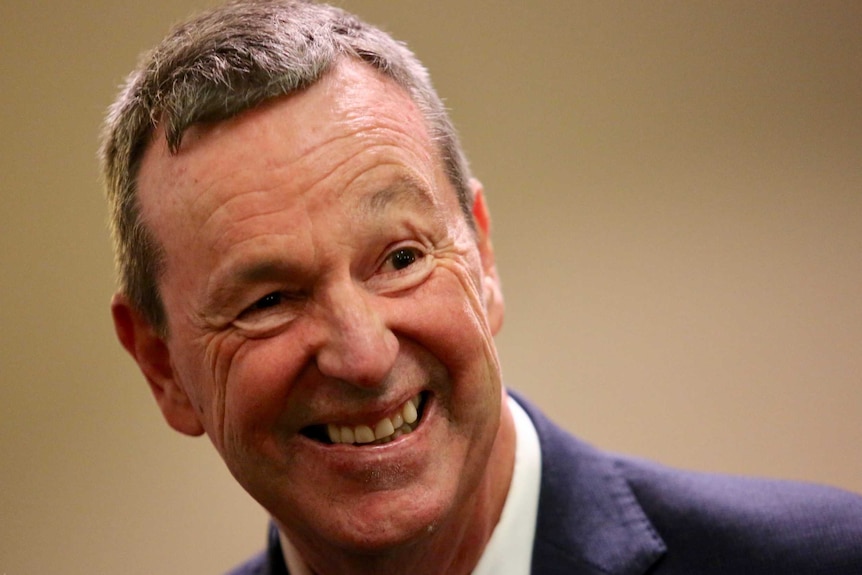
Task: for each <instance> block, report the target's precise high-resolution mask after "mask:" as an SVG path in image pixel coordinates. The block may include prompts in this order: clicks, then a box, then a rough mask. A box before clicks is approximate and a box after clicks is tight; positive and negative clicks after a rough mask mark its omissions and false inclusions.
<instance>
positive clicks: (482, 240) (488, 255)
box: [470, 179, 505, 335]
mask: <svg viewBox="0 0 862 575" xmlns="http://www.w3.org/2000/svg"><path fill="white" fill-rule="evenodd" d="M470 188H471V190H472V192H473V210H472V211H473V221H474V222H475V223H476V236H477V237H476V243H477V246H478V248H479V256H480V257H481V258H482V273H483V276H482V295H483V297H484V299H485V310H486V312H487V314H488V323H489V325H490V327H491V333H493V334H494V335H497V332H499V331H500V328H501V327H503V315H504V313H503V312H504V311H505V305H504V303H503V289H502V287H501V285H500V277H499V276H498V275H497V266H496V264H495V262H494V246H493V245H492V244H491V213H490V212H489V211H488V205H487V204H486V203H485V190H484V189H483V187H482V183H481V182H479V180H476V179H471V180H470Z"/></svg>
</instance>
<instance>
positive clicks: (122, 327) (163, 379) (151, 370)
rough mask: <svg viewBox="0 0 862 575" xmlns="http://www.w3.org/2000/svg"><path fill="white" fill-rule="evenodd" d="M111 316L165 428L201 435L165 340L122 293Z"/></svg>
mask: <svg viewBox="0 0 862 575" xmlns="http://www.w3.org/2000/svg"><path fill="white" fill-rule="evenodd" d="M111 315H112V316H113V318H114V330H115V331H116V333H117V338H118V339H119V340H120V343H121V344H122V345H123V347H124V348H126V351H128V352H129V354H130V355H131V356H132V357H133V358H134V359H135V361H136V362H137V363H138V367H140V368H141V371H142V372H143V374H144V377H145V378H146V379H147V383H149V384H150V390H152V392H153V395H154V396H155V398H156V403H158V404H159V408H161V410H162V415H164V417H165V420H166V421H167V422H168V425H170V426H171V427H173V428H174V429H176V430H177V431H179V432H180V433H184V434H186V435H193V436H197V435H201V434H203V432H204V428H203V425H201V422H200V419H199V418H198V414H197V411H195V408H194V405H193V404H192V402H191V400H190V399H189V397H188V395H187V394H186V392H185V390H184V389H183V388H182V387H181V386H180V385H179V384H178V382H177V381H176V378H175V374H174V370H173V366H172V365H171V357H170V350H169V349H168V346H167V343H166V342H165V340H164V339H163V338H161V337H160V336H159V335H158V334H157V333H156V330H155V329H154V328H153V326H152V325H151V324H150V322H149V321H147V320H146V319H145V318H144V316H143V315H142V314H141V313H140V312H139V311H138V310H136V309H135V308H133V307H132V306H131V304H130V303H129V300H128V298H126V296H124V295H123V294H121V293H117V294H115V295H114V297H113V299H112V300H111Z"/></svg>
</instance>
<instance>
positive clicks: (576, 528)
mask: <svg viewBox="0 0 862 575" xmlns="http://www.w3.org/2000/svg"><path fill="white" fill-rule="evenodd" d="M515 399H516V400H517V401H518V402H519V403H520V404H521V405H522V406H523V407H524V408H525V409H526V410H527V412H528V414H529V415H530V418H531V419H532V420H533V423H534V425H535V427H536V430H537V432H538V433H539V437H540V442H541V445H542V480H541V481H542V492H541V493H540V517H539V523H538V525H537V537H542V538H545V539H551V540H552V541H553V543H554V545H555V547H557V548H561V547H562V546H563V545H565V546H566V547H567V548H568V549H571V548H572V546H573V545H576V544H580V543H579V542H582V541H583V540H584V538H585V537H590V534H594V533H596V531H597V530H599V531H602V533H603V534H602V537H601V538H600V539H601V540H602V541H596V542H593V543H589V547H588V548H587V547H585V548H584V549H583V550H582V551H579V552H578V553H579V554H580V556H581V557H586V558H589V560H590V561H592V563H593V564H598V565H600V566H606V565H607V564H608V563H609V560H608V559H606V558H607V557H609V556H610V555H609V553H611V550H608V549H605V548H604V547H607V545H605V543H604V541H605V540H612V541H613V542H614V544H613V546H612V547H613V550H612V551H613V553H615V554H619V553H620V549H621V545H623V544H626V543H627V542H629V541H631V540H632V537H633V536H634V535H635V534H636V533H637V530H636V529H635V527H636V526H640V530H639V531H640V536H641V540H642V541H643V542H644V546H643V548H644V549H646V548H650V547H651V548H652V550H653V551H652V552H651V553H650V554H645V553H642V555H643V556H648V557H650V558H651V560H653V561H654V563H653V564H654V569H655V570H654V571H651V573H655V575H659V574H670V573H698V574H699V575H705V574H719V573H721V574H726V573H734V574H745V573H752V574H757V575H764V574H776V575H777V574H779V573H782V574H783V573H803V574H805V575H814V574H821V573H822V574H824V575H826V574H829V575H850V574H857V575H858V574H859V573H862V496H859V495H855V494H852V493H849V492H846V491H842V490H840V489H834V488H830V487H825V486H820V485H812V484H806V483H798V482H791V481H777V480H766V479H753V478H746V477H736V476H729V475H721V474H708V473H697V472H691V471H683V470H679V469H673V468H670V467H667V466H663V465H660V464H657V463H653V462H649V461H644V460H640V459H636V458H630V457H625V456H619V455H615V454H611V453H607V452H604V451H602V450H599V449H596V448H594V447H592V446H590V445H588V444H586V443H584V442H582V441H580V440H579V439H577V438H575V437H573V436H572V435H570V434H569V433H567V432H566V431H564V430H562V429H560V428H559V427H557V426H556V425H554V424H553V423H552V422H550V421H549V420H548V419H547V418H546V417H545V416H544V415H543V414H542V413H541V412H540V411H539V410H538V409H536V408H535V407H534V406H532V405H530V404H529V403H528V402H526V401H524V399H523V398H521V397H520V396H517V395H515ZM612 522H615V523H616V529H611V527H613V526H608V524H609V523H612ZM542 530H544V531H547V532H548V533H550V534H547V533H544V534H543V533H540V531H542ZM565 531H568V533H570V534H571V536H569V537H568V538H567V539H564V538H563V537H562V536H560V535H559V534H560V533H562V532H565ZM615 534H616V535H617V537H616V538H615V539H612V537H613V536H614V535H615ZM620 534H622V535H624V537H623V536H621V535H620ZM649 538H652V539H653V540H654V541H655V544H653V545H651V546H648V542H649ZM593 539H595V537H593ZM603 546H604V547H603ZM656 550H660V553H658V552H656ZM632 555H633V556H634V554H632ZM596 557H601V562H599V561H597V560H596V559H595V558H596ZM603 572H616V571H613V570H610V569H604V571H603Z"/></svg>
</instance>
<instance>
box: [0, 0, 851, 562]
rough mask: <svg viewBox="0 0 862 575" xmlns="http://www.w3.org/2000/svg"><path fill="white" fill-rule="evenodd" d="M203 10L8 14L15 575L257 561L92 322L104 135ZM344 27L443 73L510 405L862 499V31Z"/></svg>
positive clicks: (554, 18) (586, 11)
mask: <svg viewBox="0 0 862 575" xmlns="http://www.w3.org/2000/svg"><path fill="white" fill-rule="evenodd" d="M206 4H207V2H206V1H203V0H186V1H184V2H179V1H175V0H151V1H148V2H130V1H127V2H116V1H114V0H110V1H109V0H82V1H80V2H60V1H57V0H55V1H48V0H34V1H32V2H25V1H24V0H12V1H9V0H6V1H4V2H2V3H0V86H2V96H0V98H2V106H0V118H2V135H3V137H2V139H0V193H2V204H0V240H2V244H0V248H2V252H0V266H1V267H0V269H2V274H0V328H1V329H0V354H2V355H0V374H2V384H0V385H2V387H0V573H2V574H4V575H25V574H36V573H38V574H46V573H62V574H87V575H92V574H94V573H128V574H138V573H139V574H152V573H159V574H162V573H165V574H171V573H177V574H179V573H183V574H188V573H201V574H204V573H218V572H221V571H222V570H224V568H226V567H227V566H229V565H232V564H234V563H236V562H238V561H239V560H241V559H242V558H243V557H245V556H246V555H248V554H249V553H250V552H251V551H253V550H255V549H257V548H258V547H259V546H261V545H262V544H263V536H264V529H265V516H264V513H263V512H262V511H260V510H258V508H257V507H256V505H255V504H254V503H253V502H252V501H251V499H250V498H249V497H247V496H246V495H245V494H244V493H243V492H241V490H240V489H239V488H238V487H236V486H235V485H234V484H233V481H232V479H231V478H230V477H229V476H228V474H227V472H226V471H225V470H224V468H223V466H222V465H221V463H220V461H219V460H218V459H217V457H216V456H215V455H214V452H213V450H212V449H211V448H210V446H209V445H208V444H207V442H206V440H197V441H195V440H190V439H186V438H184V437H181V436H179V435H176V434H174V433H173V432H171V431H170V430H169V429H168V428H167V426H165V425H164V424H163V423H162V421H161V417H160V415H159V414H158V412H157V409H156V407H155V404H154V403H153V401H152V400H151V399H150V397H149V395H148V391H147V389H146V387H145V384H144V382H143V379H142V378H141V377H140V376H139V374H138V373H137V371H136V368H135V366H134V365H133V364H132V362H131V360H130V359H128V358H127V357H126V356H125V355H124V353H122V352H121V350H120V347H119V345H118V344H116V343H115V341H114V338H113V333H112V328H111V325H110V321H109V317H108V313H107V303H108V299H109V296H110V294H111V292H112V285H113V279H112V277H113V276H112V270H111V256H110V250H109V245H108V240H107V235H106V233H105V231H104V219H105V209H104V207H103V202H102V198H101V191H100V186H99V183H98V176H97V169H96V162H95V159H94V155H95V147H96V137H97V132H98V129H99V124H100V118H101V114H102V111H103V110H104V108H105V107H106V106H107V105H108V104H109V102H110V100H111V99H112V97H113V95H114V92H115V89H116V86H117V85H118V84H119V83H120V81H121V79H122V78H123V76H124V75H125V73H126V72H128V70H129V69H130V68H131V67H132V65H133V64H134V62H135V59H136V54H137V53H138V52H139V51H141V50H142V49H144V48H145V47H148V46H149V45H151V44H152V43H154V42H155V41H157V40H158V39H159V38H160V37H161V35H162V33H163V32H164V31H165V30H166V28H167V26H168V24H169V23H171V22H173V21H175V20H176V19H178V18H180V17H183V16H184V15H186V14H188V13H189V12H191V11H193V10H194V9H196V8H200V7H202V6H204V5H206ZM344 4H345V5H347V6H349V7H352V8H354V9H355V10H356V11H358V12H359V13H361V14H363V15H364V16H365V17H367V18H368V19H370V20H371V21H374V22H377V23H380V24H382V25H383V26H384V27H386V28H388V29H389V30H391V31H392V32H394V33H395V34H396V35H397V36H399V37H402V38H404V39H407V40H409V41H410V44H411V46H413V48H414V49H415V50H416V51H417V52H418V53H419V55H420V56H421V57H422V58H423V59H424V60H425V62H426V63H427V64H428V65H429V67H430V68H431V70H432V73H433V75H434V77H435V78H436V83H437V85H438V88H439V89H440V91H441V93H442V94H443V95H444V96H445V97H446V98H447V101H448V103H449V105H450V106H451V108H452V109H453V115H454V117H455V120H456V123H457V124H458V125H459V127H460V129H461V131H462V134H463V138H464V141H465V144H466V147H467V149H468V152H469V153H470V155H471V157H472V160H473V165H474V168H475V171H476V173H477V174H478V175H479V176H480V177H481V178H482V179H483V180H484V182H485V184H486V186H487V188H488V191H489V194H490V202H491V208H492V211H493V213H494V215H495V218H496V219H495V224H496V228H495V230H496V246H497V250H498V257H499V265H500V269H501V272H502V275H503V280H504V287H505V290H506V295H507V303H508V316H507V323H506V326H505V328H504V330H503V334H502V336H501V337H500V339H499V344H500V348H501V354H502V358H503V365H504V369H505V376H506V379H507V380H508V382H509V383H510V385H511V386H513V387H516V388H518V389H521V390H523V391H524V392H526V393H527V394H528V395H529V396H530V397H531V398H533V399H534V400H535V401H536V402H538V403H539V404H540V405H541V406H542V407H543V408H544V409H545V410H546V411H547V412H549V413H550V414H551V415H552V416H553V417H555V418H556V419H557V420H558V421H559V422H561V423H562V424H563V425H565V426H566V427H567V428H569V429H571V430H572V431H575V432H577V433H578V434H580V435H581V436H583V437H585V438H586V439H588V440H590V441H592V442H593V443H595V444H598V445H600V446H603V447H607V448H610V449H615V450H620V451H624V452H629V453H635V454H639V455H642V456H645V457H649V458H653V459H658V460H661V461H664V462H667V463H669V464H673V465H677V466H684V467H690V468H696V469H704V470H716V471H725V472H732V473H745V474H756V475H769V476H783V477H790V478H795V479H804V480H813V481H818V482H826V483H830V484H834V485H838V486H842V487H845V488H849V489H852V490H856V491H862V458H860V456H859V440H860V437H862V417H860V412H862V409H860V407H862V297H860V296H862V289H860V288H862V72H860V71H862V33H860V31H862V3H859V2H857V1H855V0H848V1H846V2H839V1H818V2H814V1H812V2H791V1H783V2H757V3H755V2H748V1H747V0H746V1H739V2H731V1H720V2H711V3H703V2H699V3H689V2H682V1H680V2H652V3H634V2H633V3H622V2H616V3H615V2H580V1H570V0H556V1H551V0H545V1H531V2H491V1H485V2H480V1H476V2H470V3H465V2H457V1H454V0H446V1H439V0H438V1H430V0H427V1H418V0H417V1H401V2H384V1H382V0H354V1H348V0H345V1H344Z"/></svg>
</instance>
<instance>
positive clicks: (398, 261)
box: [387, 248, 422, 271]
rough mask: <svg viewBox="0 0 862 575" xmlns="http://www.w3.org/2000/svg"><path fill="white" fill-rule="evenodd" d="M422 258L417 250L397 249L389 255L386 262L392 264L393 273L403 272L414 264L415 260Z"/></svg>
mask: <svg viewBox="0 0 862 575" xmlns="http://www.w3.org/2000/svg"><path fill="white" fill-rule="evenodd" d="M421 257H422V254H421V253H420V252H419V250H417V249H414V248H399V249H397V250H395V251H394V252H392V253H391V254H389V257H388V258H387V261H388V262H389V263H390V264H392V267H393V268H394V269H395V271H399V270H403V269H404V268H406V267H408V266H411V265H413V264H414V263H416V260H418V259H419V258H421Z"/></svg>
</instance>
